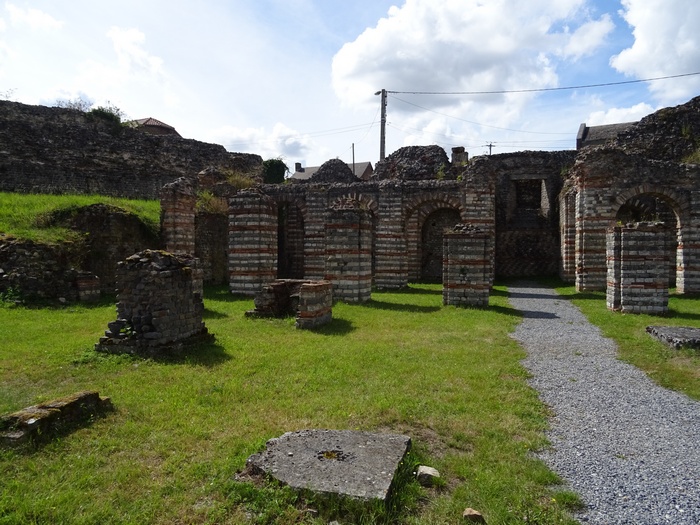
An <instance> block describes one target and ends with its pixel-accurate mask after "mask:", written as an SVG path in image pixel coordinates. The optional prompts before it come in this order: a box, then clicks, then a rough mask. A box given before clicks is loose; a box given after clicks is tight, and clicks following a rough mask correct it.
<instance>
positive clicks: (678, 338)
mask: <svg viewBox="0 0 700 525" xmlns="http://www.w3.org/2000/svg"><path fill="white" fill-rule="evenodd" d="M647 333H648V334H649V335H651V336H652V337H656V338H657V339H658V340H660V341H661V342H663V343H666V344H667V345H669V346H671V347H673V348H676V349H678V348H681V347H686V348H700V328H692V327H690V326H647Z"/></svg>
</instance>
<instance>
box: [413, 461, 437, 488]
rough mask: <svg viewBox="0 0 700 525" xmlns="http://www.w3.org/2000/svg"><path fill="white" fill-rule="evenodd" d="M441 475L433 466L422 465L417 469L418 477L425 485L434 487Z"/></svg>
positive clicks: (419, 481)
mask: <svg viewBox="0 0 700 525" xmlns="http://www.w3.org/2000/svg"><path fill="white" fill-rule="evenodd" d="M439 477H440V473H439V472H438V471H437V469H434V468H433V467H426V466H425V465H421V466H420V467H418V470H417V471H416V479H417V480H418V483H420V484H421V485H422V486H423V487H432V486H433V484H434V483H435V480H436V479H438V478H439Z"/></svg>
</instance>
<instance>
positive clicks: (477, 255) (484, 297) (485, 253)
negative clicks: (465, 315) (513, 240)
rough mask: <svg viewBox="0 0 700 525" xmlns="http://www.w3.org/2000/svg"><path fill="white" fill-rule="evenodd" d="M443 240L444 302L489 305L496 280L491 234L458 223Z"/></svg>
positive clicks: (460, 304)
mask: <svg viewBox="0 0 700 525" xmlns="http://www.w3.org/2000/svg"><path fill="white" fill-rule="evenodd" d="M443 242H444V250H443V252H444V256H445V262H444V265H443V279H442V281H443V283H442V286H443V288H442V302H443V304H445V305H454V306H474V307H486V306H488V303H489V293H490V291H491V283H492V282H493V275H492V265H491V260H490V259H489V255H490V253H491V252H492V246H491V244H492V240H491V238H490V236H489V235H488V234H487V233H485V232H484V231H483V230H480V229H478V228H474V227H471V226H469V225H459V226H457V227H455V228H453V229H452V230H451V231H446V232H445V233H444V235H443Z"/></svg>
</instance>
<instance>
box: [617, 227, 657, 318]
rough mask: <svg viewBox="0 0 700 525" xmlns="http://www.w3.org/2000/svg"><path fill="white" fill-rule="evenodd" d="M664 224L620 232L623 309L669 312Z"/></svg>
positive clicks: (638, 311) (626, 311) (632, 228)
mask: <svg viewBox="0 0 700 525" xmlns="http://www.w3.org/2000/svg"><path fill="white" fill-rule="evenodd" d="M665 241H666V232H665V231H664V225H663V224H662V223H636V224H630V225H627V226H625V227H623V228H622V229H621V232H620V309H621V310H622V312H625V313H644V314H653V315H662V314H665V313H667V312H668V252H667V251H666V242H665Z"/></svg>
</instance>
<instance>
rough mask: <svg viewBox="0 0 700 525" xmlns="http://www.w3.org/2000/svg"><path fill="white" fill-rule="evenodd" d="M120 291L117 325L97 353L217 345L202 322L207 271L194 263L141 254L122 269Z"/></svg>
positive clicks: (172, 256) (154, 253)
mask: <svg viewBox="0 0 700 525" xmlns="http://www.w3.org/2000/svg"><path fill="white" fill-rule="evenodd" d="M117 287H118V293H117V300H118V302H117V320H116V321H113V322H111V323H109V325H108V326H109V330H107V331H106V332H105V336H104V337H102V338H100V342H99V343H97V344H96V345H95V349H96V350H98V351H102V352H112V353H136V354H146V355H150V354H160V353H165V354H170V353H173V352H175V351H177V350H179V349H181V348H182V347H183V346H185V345H188V344H191V343H195V342H199V341H210V340H211V339H212V336H210V335H209V333H208V331H207V328H206V327H205V326H204V322H203V321H202V314H203V312H204V304H203V302H202V271H201V270H200V269H199V268H198V267H197V259H195V258H194V257H189V256H185V255H182V254H180V255H175V254H171V253H168V252H162V251H153V250H146V251H143V252H141V253H137V254H135V255H132V256H131V257H129V258H128V259H127V260H126V261H122V262H121V263H119V265H118V268H117Z"/></svg>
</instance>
